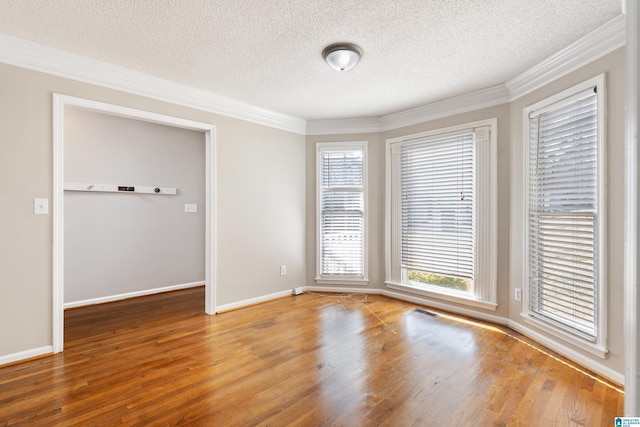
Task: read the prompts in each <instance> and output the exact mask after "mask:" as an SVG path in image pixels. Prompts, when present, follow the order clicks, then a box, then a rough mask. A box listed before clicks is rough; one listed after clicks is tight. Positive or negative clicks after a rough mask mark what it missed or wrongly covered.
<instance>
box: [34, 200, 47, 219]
mask: <svg viewBox="0 0 640 427" xmlns="http://www.w3.org/2000/svg"><path fill="white" fill-rule="evenodd" d="M33 213H34V214H36V215H49V199H33Z"/></svg>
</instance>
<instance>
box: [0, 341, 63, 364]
mask: <svg viewBox="0 0 640 427" xmlns="http://www.w3.org/2000/svg"><path fill="white" fill-rule="evenodd" d="M47 354H53V346H52V345H47V346H44V347H38V348H32V349H29V350H24V351H19V352H18V353H13V354H7V355H4V356H0V366H2V365H6V364H8V363H13V362H18V361H21V360H25V359H31V358H32V357H38V356H44V355H47Z"/></svg>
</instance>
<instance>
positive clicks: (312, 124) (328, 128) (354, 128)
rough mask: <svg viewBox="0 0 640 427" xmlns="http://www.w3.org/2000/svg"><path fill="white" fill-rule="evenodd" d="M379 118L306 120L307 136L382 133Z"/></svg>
mask: <svg viewBox="0 0 640 427" xmlns="http://www.w3.org/2000/svg"><path fill="white" fill-rule="evenodd" d="M380 121H381V119H380V118H379V117H365V118H362V119H334V120H308V121H307V132H306V134H307V135H331V134H342V133H344V134H350V133H378V132H381V131H382V127H381V123H380Z"/></svg>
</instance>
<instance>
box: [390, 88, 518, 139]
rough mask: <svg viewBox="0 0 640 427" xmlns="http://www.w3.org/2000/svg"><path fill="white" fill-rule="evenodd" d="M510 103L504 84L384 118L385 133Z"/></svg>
mask: <svg viewBox="0 0 640 427" xmlns="http://www.w3.org/2000/svg"><path fill="white" fill-rule="evenodd" d="M507 102H509V92H508V91H507V87H506V86H505V85H504V84H499V85H496V86H492V87H489V88H485V89H480V90H476V91H473V92H469V93H465V94H464V95H459V96H454V97H452V98H447V99H443V100H441V101H436V102H432V103H430V104H427V105H423V106H421V107H416V108H412V109H410V110H405V111H400V112H398V113H393V114H389V115H386V116H382V117H381V118H380V120H381V127H382V130H383V131H388V130H393V129H398V128H402V127H406V126H412V125H416V124H420V123H425V122H428V121H431V120H437V119H442V118H444V117H450V116H455V115H456V114H463V113H468V112H470V111H476V110H480V109H482V108H488V107H494V106H496V105H501V104H506V103H507Z"/></svg>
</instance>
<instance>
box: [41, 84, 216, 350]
mask: <svg viewBox="0 0 640 427" xmlns="http://www.w3.org/2000/svg"><path fill="white" fill-rule="evenodd" d="M67 108H74V109H83V110H88V111H92V112H96V113H101V114H106V115H112V116H117V117H122V118H128V119H133V120H139V121H145V122H150V123H156V124H161V125H167V126H172V127H176V128H182V129H188V130H194V131H199V132H202V133H203V134H204V137H205V138H204V140H205V183H204V184H205V185H204V186H205V206H204V216H205V251H204V252H205V312H206V313H207V314H215V312H216V298H215V295H216V292H215V290H216V286H215V285H216V280H215V276H216V259H217V257H216V235H217V233H216V179H215V175H216V174H215V164H216V144H215V126H214V125H211V124H208V123H202V122H196V121H192V120H186V119H181V118H177V117H173V116H167V115H162V114H157V113H152V112H148V111H143V110H137V109H133V108H127V107H122V106H117V105H113V104H107V103H102V102H97V101H92V100H88V99H84V98H76V97H71V96H67V95H61V94H54V95H53V212H52V213H53V352H54V353H58V352H60V351H62V350H63V348H64V277H65V276H64V186H65V182H64V177H65V175H64V130H65V109H67Z"/></svg>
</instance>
